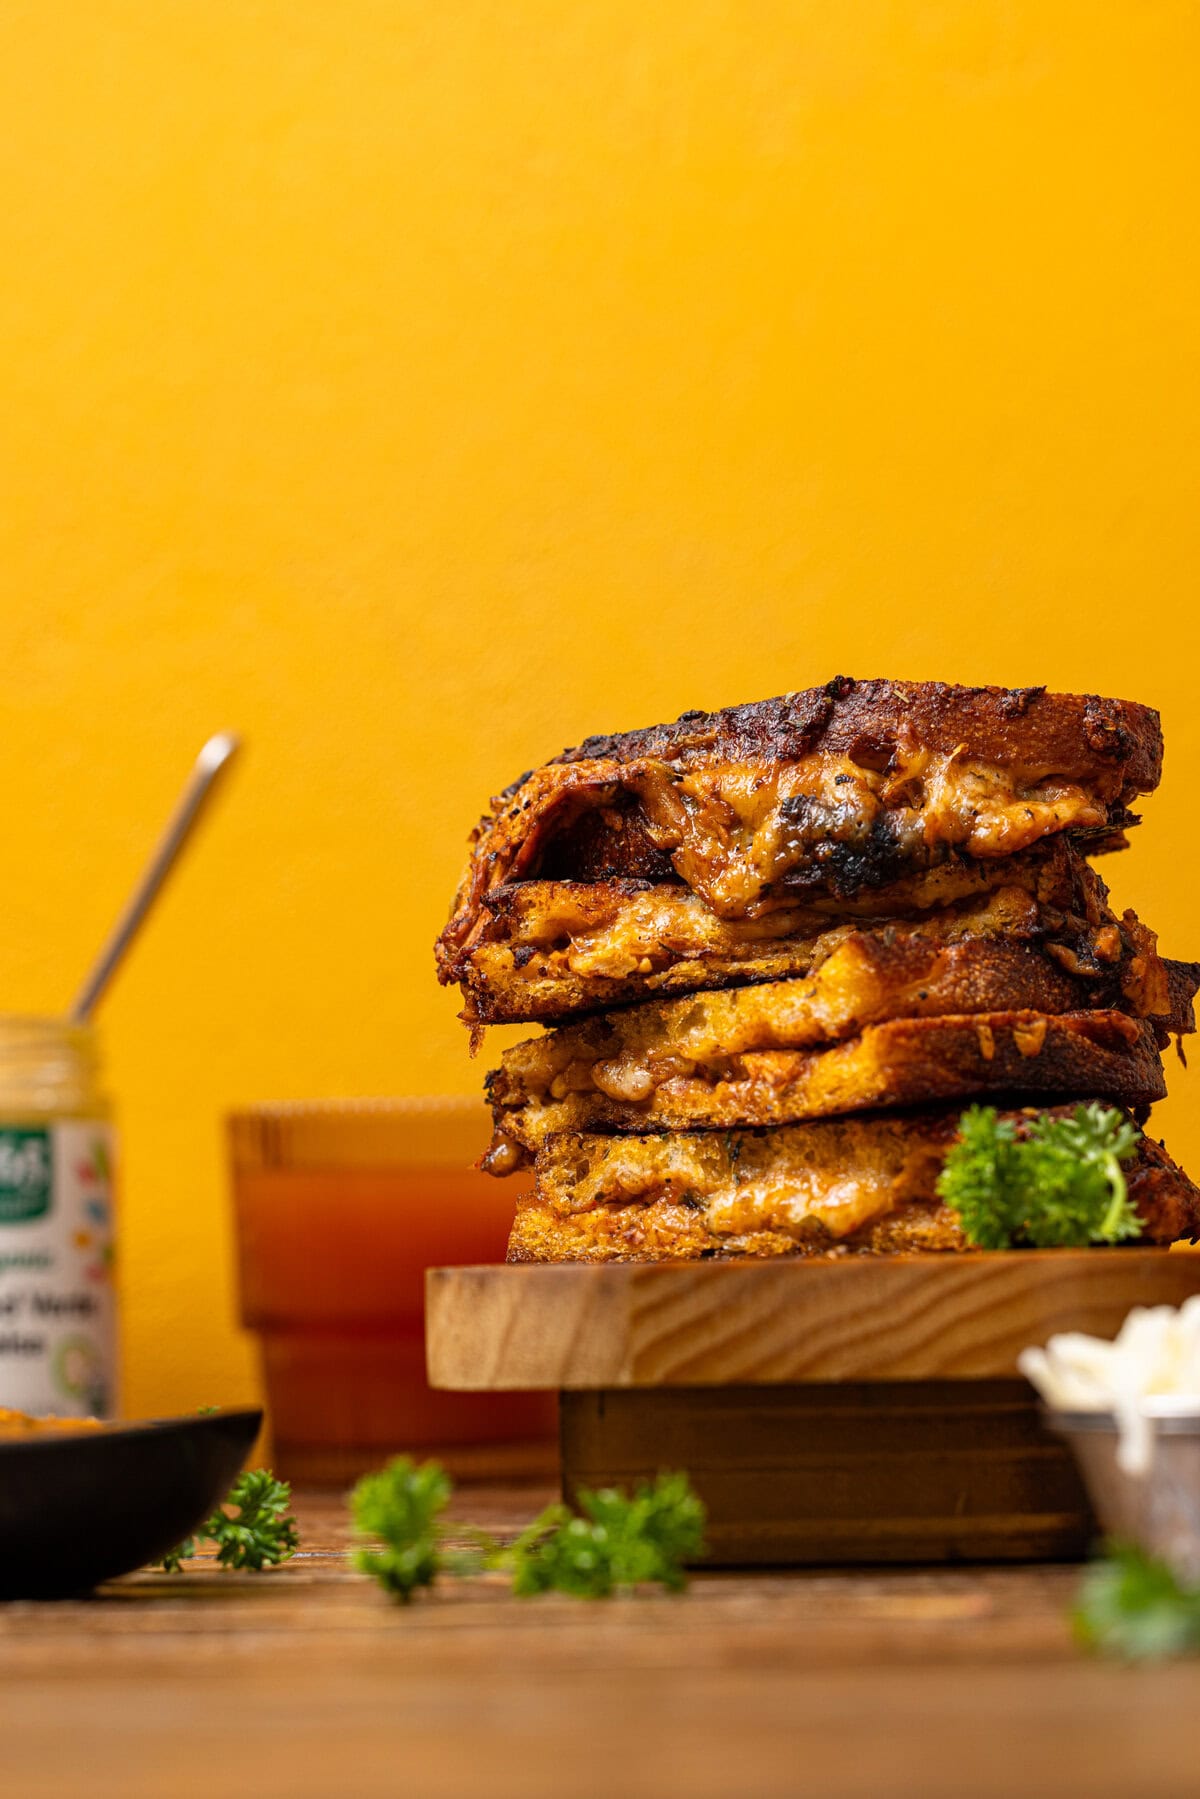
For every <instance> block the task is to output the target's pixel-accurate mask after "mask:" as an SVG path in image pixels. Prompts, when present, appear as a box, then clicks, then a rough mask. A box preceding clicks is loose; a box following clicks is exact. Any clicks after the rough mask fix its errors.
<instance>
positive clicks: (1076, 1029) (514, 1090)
mask: <svg viewBox="0 0 1200 1799" xmlns="http://www.w3.org/2000/svg"><path fill="white" fill-rule="evenodd" d="M518 1047H520V1046H518ZM487 1089H488V1098H489V1100H490V1102H491V1106H492V1116H493V1122H494V1124H495V1131H496V1134H495V1138H494V1140H493V1145H492V1148H491V1149H490V1150H489V1152H488V1154H487V1156H486V1157H485V1158H484V1161H483V1166H484V1167H485V1168H486V1169H487V1171H488V1172H489V1173H497V1174H509V1173H513V1172H515V1170H516V1169H517V1168H519V1167H521V1166H522V1165H523V1164H524V1163H525V1162H526V1161H527V1160H528V1159H529V1157H530V1156H531V1155H533V1154H536V1152H537V1151H538V1149H539V1148H540V1147H541V1145H542V1144H543V1143H544V1142H545V1141H546V1139H547V1138H548V1137H550V1136H552V1135H553V1134H554V1133H555V1132H557V1131H599V1132H602V1133H607V1132H620V1133H630V1134H637V1133H639V1132H644V1131H693V1130H736V1129H755V1128H758V1127H760V1126H766V1125H781V1124H798V1123H801V1122H803V1121H805V1120H807V1119H813V1118H824V1117H836V1116H839V1115H844V1114H849V1113H854V1112H860V1111H875V1110H879V1109H881V1108H888V1107H899V1106H930V1105H938V1104H945V1103H946V1102H948V1101H950V1100H962V1101H964V1102H966V1101H969V1100H973V1099H979V1100H987V1099H991V1098H993V1097H994V1096H995V1095H997V1094H1006V1095H1009V1096H1012V1097H1015V1098H1017V1099H1020V1100H1024V1099H1030V1100H1033V1099H1042V1098H1043V1096H1046V1095H1072V1096H1073V1095H1077V1094H1080V1093H1089V1094H1094V1095H1096V1096H1097V1097H1099V1098H1102V1099H1107V1100H1111V1101H1114V1102H1115V1103H1116V1104H1118V1105H1125V1106H1128V1107H1129V1108H1130V1109H1131V1110H1134V1111H1141V1110H1143V1109H1144V1108H1146V1107H1148V1106H1150V1105H1152V1104H1153V1103H1154V1101H1155V1100H1158V1099H1162V1098H1163V1096H1164V1095H1165V1093H1166V1083H1165V1081H1164V1079H1163V1070H1162V1060H1161V1057H1160V1054H1159V1051H1158V1046H1157V1044H1156V1041H1155V1034H1154V1029H1153V1026H1152V1025H1151V1024H1150V1023H1148V1022H1146V1021H1141V1022H1138V1021H1135V1020H1133V1019H1131V1018H1129V1017H1128V1016H1127V1015H1126V1014H1125V1013H1123V1012H1115V1011H1109V1012H1075V1013H1067V1014H1064V1015H1063V1016H1061V1017H1050V1016H1048V1015H1047V1014H1045V1013H1039V1012H1032V1011H1023V1012H993V1013H977V1014H975V1015H973V1016H947V1017H940V1018H900V1019H891V1020H888V1021H887V1022H886V1023H882V1024H875V1025H868V1026H867V1028H866V1029H865V1030H863V1031H862V1032H860V1033H859V1035H858V1036H856V1037H851V1038H850V1039H848V1040H847V1041H846V1042H843V1043H838V1044H836V1045H834V1046H832V1047H830V1048H826V1049H817V1050H754V1051H748V1052H746V1053H744V1054H741V1055H733V1056H730V1057H728V1058H727V1060H726V1062H725V1063H724V1065H720V1064H714V1065H711V1066H709V1067H705V1068H702V1069H695V1070H693V1071H691V1072H690V1073H682V1072H681V1073H679V1074H673V1075H671V1077H670V1078H669V1079H667V1080H665V1081H663V1082H662V1083H661V1085H659V1086H656V1087H655V1088H654V1089H653V1090H652V1092H651V1093H650V1094H649V1095H648V1097H647V1098H645V1099H644V1100H640V1101H637V1100H619V1099H614V1098H612V1097H611V1096H610V1095H609V1094H607V1093H603V1092H600V1091H599V1090H597V1089H595V1088H592V1089H590V1090H586V1091H567V1092H562V1093H560V1094H558V1095H555V1094H553V1093H549V1094H546V1095H544V1096H542V1095H537V1094H534V1093H531V1092H530V1091H529V1089H528V1087H527V1086H526V1084H525V1082H524V1081H523V1080H522V1079H521V1078H520V1075H519V1074H518V1072H517V1070H516V1067H515V1064H514V1063H513V1061H512V1060H511V1059H510V1058H506V1062H505V1063H504V1064H502V1065H501V1067H500V1068H498V1069H494V1070H493V1071H492V1073H491V1074H490V1075H489V1076H488V1078H487ZM1010 1103H1011V1098H1010Z"/></svg>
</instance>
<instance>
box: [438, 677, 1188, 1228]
mask: <svg viewBox="0 0 1200 1799" xmlns="http://www.w3.org/2000/svg"><path fill="white" fill-rule="evenodd" d="M1161 766H1162V736H1161V731H1160V728H1159V721H1158V716H1157V714H1156V713H1154V712H1153V711H1151V710H1149V709H1148V708H1146V707H1143V706H1139V705H1135V704H1131V703H1129V702H1125V701H1119V700H1106V699H1100V698H1097V697H1096V696H1094V695H1086V696H1085V695H1072V694H1050V693H1047V692H1046V691H1045V690H1043V689H1040V688H1022V689H1003V688H967V687H952V686H945V685H942V684H940V683H908V682H894V681H852V680H849V679H845V678H842V679H838V680H835V681H832V682H830V683H829V684H828V685H827V686H825V687H821V688H814V689H810V690H808V691H806V692H802V693H793V694H787V695H784V696H782V697H781V698H779V699H775V700H768V701H764V702H762V703H760V704H757V705H750V706H740V707H736V708H732V709H729V710H727V711H723V712H717V713H712V714H706V713H685V714H684V716H683V717H682V718H680V719H679V720H678V721H677V722H676V723H675V724H673V725H665V726H660V727H656V728H654V729H651V730H646V731H637V732H630V733H627V734H625V735H623V736H617V737H593V738H589V739H587V741H586V742H584V743H583V744H582V745H580V747H579V748H578V749H575V750H569V751H566V752H565V753H564V754H563V755H562V756H559V757H557V758H556V759H555V760H554V761H552V762H550V763H547V764H545V765H544V766H543V767H541V768H539V769H537V770H534V771H532V772H531V773H529V774H526V775H524V776H522V778H521V779H520V780H519V781H517V782H515V783H514V784H513V786H512V787H510V788H508V789H507V790H506V791H505V792H504V793H503V794H501V795H500V796H499V798H498V799H497V800H495V801H494V802H493V806H492V810H491V811H490V812H489V813H488V814H487V815H486V816H485V817H484V818H483V819H482V820H481V822H480V824H479V826H478V827H477V829H476V831H475V833H474V837H473V839H472V848H471V856H470V861H469V863H468V867H467V871H466V874H465V876H464V879H463V883H462V886H461V888H460V890H459V893H458V895H457V898H456V901H455V905H454V910H453V913H452V916H451V919H450V922H449V924H448V925H447V926H446V929H445V931H444V932H443V933H442V936H441V938H440V940H439V943H438V950H437V953H438V965H439V975H440V978H441V979H442V980H443V981H444V982H458V983H460V984H461V987H462V990H463V993H464V996H465V1001H466V1007H465V1011H464V1014H463V1015H464V1018H465V1019H466V1021H467V1023H468V1024H469V1025H470V1026H471V1027H472V1030H473V1031H474V1032H475V1033H476V1034H478V1033H480V1032H481V1031H482V1029H483V1027H484V1026H486V1025H488V1024H494V1023H515V1022H524V1021H530V1022H537V1023H540V1024H545V1025H548V1026H551V1027H553V1028H551V1029H548V1030H547V1031H545V1032H544V1034H543V1035H541V1036H539V1037H536V1038H533V1039H530V1040H529V1041H527V1042H524V1043H521V1044H518V1045H517V1046H516V1047H515V1048H513V1049H511V1050H509V1051H508V1052H507V1053H506V1054H505V1055H504V1057H503V1060H502V1063H501V1066H500V1067H499V1068H498V1069H496V1070H495V1071H494V1072H493V1073H492V1074H491V1075H489V1077H488V1083H487V1084H488V1093H489V1098H490V1101H491V1105H492V1110H493V1115H494V1121H495V1138H494V1141H493V1144H492V1148H491V1150H490V1151H489V1153H488V1156H487V1157H486V1158H485V1166H486V1167H488V1169H489V1170H490V1171H491V1172H492V1173H495V1174H509V1173H514V1172H516V1171H518V1170H521V1169H525V1168H529V1167H531V1166H532V1168H533V1171H534V1180H533V1185H532V1187H531V1188H529V1189H528V1190H527V1191H525V1192H523V1194H522V1196H521V1198H520V1200H519V1201H518V1206H517V1216H516V1221H515V1224H514V1228H513V1233H512V1238H511V1241H510V1246H509V1258H510V1260H517V1261H530V1260H533V1261H565V1260H614V1259H630V1260H647V1259H655V1260H657V1259H664V1258H674V1257H686V1258H692V1257H699V1256H714V1255H717V1256H722V1255H724V1256H728V1255H776V1254H808V1255H813V1254H825V1255H829V1254H847V1253H853V1252H856V1251H857V1252H884V1251H886V1252H894V1251H898V1250H953V1249H961V1248H964V1247H966V1246H967V1245H966V1242H965V1239H964V1237H963V1234H962V1230H961V1226H960V1223H959V1220H958V1217H957V1214H955V1213H954V1212H952V1211H951V1210H949V1209H948V1208H947V1207H946V1206H945V1205H943V1204H942V1202H941V1201H940V1199H939V1197H938V1193H937V1182H938V1176H939V1173H940V1170H941V1168H942V1164H943V1163H944V1161H945V1158H946V1156H947V1154H948V1153H949V1151H950V1149H951V1148H952V1146H953V1145H954V1143H955V1141H956V1136H957V1124H958V1119H959V1117H960V1115H961V1113H962V1111H963V1109H964V1107H966V1106H967V1105H969V1104H971V1103H972V1102H974V1101H984V1102H986V1103H987V1104H989V1105H992V1106H994V1107H996V1108H997V1109H998V1110H999V1112H1000V1113H1001V1114H1002V1115H1003V1116H1005V1117H1010V1118H1011V1119H1012V1121H1013V1124H1014V1128H1015V1129H1016V1130H1017V1131H1018V1132H1019V1131H1020V1130H1021V1129H1022V1128H1024V1123H1023V1121H1026V1120H1028V1119H1029V1118H1031V1117H1032V1116H1034V1115H1036V1112H1037V1111H1041V1110H1051V1111H1056V1110H1058V1109H1062V1108H1065V1110H1066V1112H1068V1113H1069V1112H1070V1111H1071V1110H1072V1109H1073V1107H1074V1106H1075V1105H1076V1104H1077V1103H1078V1102H1079V1101H1081V1100H1086V1101H1093V1100H1102V1101H1105V1102H1107V1103H1108V1104H1111V1105H1115V1106H1117V1107H1121V1108H1125V1109H1126V1110H1127V1111H1128V1112H1129V1113H1131V1114H1132V1116H1133V1117H1134V1118H1135V1119H1136V1120H1138V1121H1139V1122H1141V1121H1144V1119H1145V1117H1146V1115H1147V1113H1148V1110H1149V1108H1150V1106H1151V1105H1152V1104H1153V1102H1154V1101H1155V1100H1157V1099H1160V1098H1161V1097H1162V1096H1163V1094H1164V1092H1165V1084H1164V1079H1163V1066H1162V1053H1161V1052H1162V1050H1163V1048H1164V1047H1165V1046H1166V1044H1167V1043H1168V1042H1169V1041H1170V1039H1171V1037H1173V1036H1174V1037H1179V1036H1180V1035H1182V1034H1183V1033H1185V1032H1189V1031H1191V1030H1192V1029H1194V1018H1193V1012H1192V999H1193V995H1194V994H1195V992H1196V989H1197V986H1198V985H1200V964H1194V963H1182V962H1171V961H1168V960H1166V959H1164V958H1162V957H1160V955H1159V954H1158V950H1157V945H1156V940H1155V936H1154V933H1153V932H1152V931H1150V930H1148V929H1147V928H1146V927H1145V926H1144V925H1142V924H1141V923H1140V921H1139V920H1138V918H1137V917H1136V915H1135V914H1134V913H1133V912H1129V911H1127V912H1125V913H1124V914H1123V915H1122V916H1120V917H1118V916H1116V915H1115V914H1114V912H1113V911H1112V909H1111V908H1110V906H1109V903H1108V894H1107V890H1106V888H1105V885H1104V883H1103V881H1102V880H1101V879H1100V877H1099V875H1098V874H1097V873H1096V872H1095V870H1094V869H1093V867H1092V866H1091V862H1090V860H1089V859H1090V858H1091V857H1093V856H1097V855H1099V854H1101V853H1103V852H1107V851H1112V850H1116V849H1119V848H1121V847H1123V846H1124V844H1125V842H1126V835H1125V833H1126V831H1127V830H1128V828H1129V827H1130V826H1131V825H1133V824H1135V823H1136V822H1137V820H1136V818H1135V817H1134V815H1133V813H1132V811H1131V810H1130V808H1131V807H1132V806H1133V805H1134V804H1135V803H1136V801H1137V799H1138V798H1139V796H1140V795H1142V794H1145V793H1148V792H1150V791H1151V790H1152V789H1153V788H1154V787H1155V786H1156V785H1157V783H1158V780H1159V776H1160V773H1161ZM1128 1182H1129V1192H1130V1196H1131V1199H1132V1201H1133V1204H1134V1205H1135V1207H1136V1209H1137V1212H1138V1215H1139V1217H1140V1219H1141V1221H1142V1228H1143V1233H1144V1237H1145V1238H1146V1239H1147V1240H1150V1241H1158V1242H1169V1241H1172V1240H1174V1239H1176V1238H1180V1237H1184V1236H1192V1235H1195V1234H1196V1233H1197V1231H1200V1192H1198V1191H1197V1189H1196V1188H1195V1187H1194V1186H1193V1185H1192V1183H1191V1182H1190V1181H1189V1180H1188V1179H1187V1177H1186V1176H1184V1175H1183V1174H1182V1173H1181V1172H1180V1171H1179V1169H1178V1168H1176V1166H1175V1165H1174V1163H1173V1162H1171V1160H1170V1158H1169V1157H1168V1156H1167V1155H1166V1154H1165V1152H1164V1151H1163V1150H1161V1149H1160V1148H1159V1147H1158V1146H1157V1145H1156V1144H1153V1143H1152V1142H1151V1141H1150V1140H1149V1139H1147V1138H1145V1137H1143V1138H1142V1139H1141V1141H1140V1144H1139V1148H1138V1152H1137V1160H1136V1162H1135V1163H1133V1164H1132V1165H1131V1167H1130V1169H1129V1170H1128Z"/></svg>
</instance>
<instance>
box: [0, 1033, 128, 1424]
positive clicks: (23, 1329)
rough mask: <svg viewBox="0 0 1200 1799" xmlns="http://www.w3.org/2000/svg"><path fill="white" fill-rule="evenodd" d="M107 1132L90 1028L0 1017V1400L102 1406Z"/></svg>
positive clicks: (47, 1407) (108, 1297) (107, 1373)
mask: <svg viewBox="0 0 1200 1799" xmlns="http://www.w3.org/2000/svg"><path fill="white" fill-rule="evenodd" d="M112 1261H113V1232H112V1130H111V1126H110V1123H109V1115H108V1106H107V1102H106V1101H105V1099H104V1097H103V1095H102V1093H101V1091H100V1086H99V1063H98V1055H97V1047H96V1036H95V1032H94V1030H93V1028H92V1027H91V1026H90V1025H78V1024H72V1023H70V1022H69V1021H68V1020H66V1019H62V1018H14V1017H4V1016H0V1406H13V1407H16V1408H17V1409H18V1410H20V1411H24V1412H33V1413H35V1414H42V1413H47V1412H52V1413H56V1414H57V1415H58V1416H60V1417H84V1416H89V1415H91V1416H97V1417H105V1416H108V1415H110V1414H111V1412H112V1409H113V1405H114V1396H115V1385H116V1316H115V1305H114V1297H113V1282H112V1274H113V1268H112Z"/></svg>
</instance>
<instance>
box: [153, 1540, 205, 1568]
mask: <svg viewBox="0 0 1200 1799" xmlns="http://www.w3.org/2000/svg"><path fill="white" fill-rule="evenodd" d="M195 1553H196V1539H195V1537H185V1538H184V1539H183V1542H182V1543H180V1544H179V1545H178V1547H177V1548H175V1549H168V1550H167V1553H166V1555H164V1556H163V1559H162V1562H161V1564H160V1566H161V1567H162V1569H163V1572H164V1573H165V1574H178V1573H179V1568H180V1564H181V1563H182V1562H186V1561H187V1559H188V1557H189V1556H192V1555H195Z"/></svg>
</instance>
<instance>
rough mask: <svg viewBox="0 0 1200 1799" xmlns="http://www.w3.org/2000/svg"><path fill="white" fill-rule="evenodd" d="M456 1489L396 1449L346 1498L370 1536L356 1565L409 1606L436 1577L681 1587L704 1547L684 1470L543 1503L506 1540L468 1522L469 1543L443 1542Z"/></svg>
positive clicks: (361, 1530)
mask: <svg viewBox="0 0 1200 1799" xmlns="http://www.w3.org/2000/svg"><path fill="white" fill-rule="evenodd" d="M451 1491H452V1487H451V1483H450V1480H449V1477H448V1476H447V1475H446V1473H445V1471H444V1470H443V1469H442V1468H441V1467H439V1465H438V1464H437V1463H436V1462H422V1463H420V1464H418V1463H414V1462H413V1461H411V1460H410V1459H409V1457H407V1456H398V1457H397V1458H396V1459H395V1460H394V1461H392V1462H389V1463H388V1465H387V1467H386V1468H382V1469H380V1470H379V1472H378V1473H376V1474H368V1475H365V1476H364V1478H363V1479H362V1480H360V1481H359V1483H358V1485H357V1486H356V1487H355V1489H354V1491H353V1493H352V1494H351V1495H350V1507H351V1513H352V1517H353V1523H354V1530H355V1534H356V1535H357V1536H359V1537H362V1538H364V1539H368V1540H369V1546H368V1545H367V1544H364V1546H363V1547H362V1548H359V1549H357V1550H356V1551H355V1553H354V1564H355V1566H356V1567H357V1568H358V1569H360V1571H361V1572H362V1573H364V1574H369V1575H371V1577H372V1578H373V1579H375V1580H377V1581H378V1582H379V1584H380V1585H381V1586H382V1587H383V1589H384V1591H385V1592H387V1593H390V1594H391V1595H392V1596H393V1597H394V1598H397V1599H399V1600H401V1601H402V1602H404V1603H407V1602H408V1601H409V1600H411V1599H412V1597H413V1594H414V1593H415V1592H416V1591H417V1589H418V1588H420V1587H428V1586H432V1585H433V1583H434V1582H435V1580H436V1579H437V1578H438V1576H439V1575H440V1574H443V1573H445V1574H459V1575H462V1574H476V1573H483V1572H488V1571H498V1572H501V1573H504V1574H507V1575H508V1576H509V1578H510V1579H511V1582H512V1589H513V1592H514V1593H516V1594H518V1595H519V1596H521V1597H529V1596H531V1595H533V1594H537V1593H550V1592H558V1593H568V1594H571V1595H573V1596H574V1597H576V1598H579V1599H603V1598H607V1597H608V1596H609V1595H610V1594H613V1593H616V1592H621V1591H626V1590H628V1589H630V1588H633V1587H637V1586H642V1585H654V1584H657V1585H659V1586H662V1587H665V1588H666V1589H667V1591H668V1592H672V1593H676V1592H679V1591H680V1590H681V1589H682V1588H683V1587H684V1586H685V1585H686V1578H685V1575H684V1563H685V1562H689V1561H694V1560H697V1559H698V1558H699V1557H700V1556H702V1555H703V1554H704V1523H705V1512H704V1506H703V1504H702V1502H701V1501H700V1499H699V1498H697V1496H696V1494H695V1493H694V1492H693V1491H692V1487H691V1483H690V1482H689V1480H688V1478H687V1476H686V1475H685V1474H660V1475H659V1476H658V1478H657V1479H656V1480H654V1481H650V1482H644V1483H643V1484H642V1485H640V1486H639V1487H638V1488H637V1489H636V1491H635V1492H634V1493H633V1495H632V1496H631V1497H627V1496H626V1495H625V1494H623V1493H619V1492H616V1491H615V1490H613V1489H612V1488H602V1489H600V1490H598V1491H595V1492H592V1491H589V1490H588V1489H587V1488H581V1489H580V1491H579V1494H578V1507H579V1509H578V1511H572V1510H571V1508H570V1507H569V1506H566V1505H551V1506H547V1507H546V1509H545V1511H543V1512H541V1513H540V1514H539V1515H538V1517H536V1518H535V1519H534V1520H533V1522H532V1523H531V1524H529V1525H527V1526H526V1528H525V1529H524V1530H523V1531H521V1533H520V1535H519V1536H518V1537H516V1539H515V1540H514V1541H513V1542H512V1543H509V1544H504V1543H500V1542H498V1541H497V1540H496V1538H494V1537H491V1536H489V1535H488V1534H487V1533H486V1532H484V1531H480V1530H475V1529H471V1528H470V1527H468V1528H467V1531H466V1534H467V1536H468V1537H469V1539H470V1543H471V1547H470V1548H468V1549H465V1550H456V1549H454V1548H452V1547H450V1546H449V1544H448V1543H447V1541H446V1538H447V1534H448V1526H447V1524H446V1522H445V1520H444V1518H443V1516H442V1514H443V1513H444V1511H445V1507H446V1504H447V1502H448V1500H449V1498H450V1494H451Z"/></svg>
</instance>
